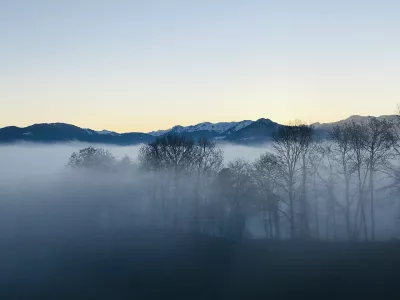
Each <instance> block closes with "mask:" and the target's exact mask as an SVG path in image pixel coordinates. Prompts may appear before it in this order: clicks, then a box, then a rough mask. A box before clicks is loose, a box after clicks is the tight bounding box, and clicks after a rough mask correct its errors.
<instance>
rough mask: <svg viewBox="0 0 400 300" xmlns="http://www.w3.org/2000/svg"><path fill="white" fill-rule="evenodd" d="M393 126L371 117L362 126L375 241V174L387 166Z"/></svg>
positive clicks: (372, 233) (372, 234)
mask: <svg viewBox="0 0 400 300" xmlns="http://www.w3.org/2000/svg"><path fill="white" fill-rule="evenodd" d="M392 126H393V125H392V124H391V123H390V122H388V121H386V120H384V119H382V120H379V119H377V118H374V117H370V118H369V119H368V122H367V123H366V124H364V125H363V126H362V129H363V131H364V135H362V136H363V137H364V141H363V142H364V148H365V151H366V154H367V155H366V163H367V165H368V171H369V187H368V189H369V193H370V219H371V239H372V240H375V195H374V193H375V174H376V172H378V171H380V170H382V168H383V167H384V166H386V165H387V163H388V161H389V158H390V156H391V146H392V145H393V140H394V136H393V134H392V132H393V130H392Z"/></svg>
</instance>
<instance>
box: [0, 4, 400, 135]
mask: <svg viewBox="0 0 400 300" xmlns="http://www.w3.org/2000/svg"><path fill="white" fill-rule="evenodd" d="M399 15H400V1H397V0H396V1H394V0H393V1H385V0H381V1H368V0H353V1H352V0H336V1H322V0H318V1H317V0H314V1H311V0H303V1H299V0H280V1H268V0H263V1H262V0H168V1H166V0H130V1H128V0H108V1H106V0H35V1H34V0H0V127H3V126H8V125H17V126H27V125H31V124H33V123H47V122H65V123H71V124H74V125H77V126H80V127H88V128H92V129H96V130H101V129H108V130H114V131H118V132H131V131H144V132H146V131H151V130H157V129H166V128H169V127H172V126H173V125H177V124H180V125H191V124H196V123H199V122H204V121H210V122H221V121H240V120H245V119H250V120H256V119H259V118H269V119H272V120H273V121H276V122H280V123H288V122H289V121H291V120H294V119H300V120H303V121H305V122H308V123H312V122H317V121H319V122H330V121H336V120H339V119H343V118H346V117H348V116H350V115H354V114H358V115H382V114H393V113H395V112H396V107H397V104H398V103H400V37H399V32H400V18H399Z"/></svg>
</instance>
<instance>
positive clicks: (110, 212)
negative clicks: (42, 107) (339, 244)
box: [0, 143, 398, 239]
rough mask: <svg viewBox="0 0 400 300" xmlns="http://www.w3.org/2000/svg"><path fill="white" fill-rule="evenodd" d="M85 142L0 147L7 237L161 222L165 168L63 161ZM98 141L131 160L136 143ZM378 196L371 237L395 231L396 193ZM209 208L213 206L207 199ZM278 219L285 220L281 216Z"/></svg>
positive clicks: (257, 221) (232, 149) (253, 154)
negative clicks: (159, 174)
mask: <svg viewBox="0 0 400 300" xmlns="http://www.w3.org/2000/svg"><path fill="white" fill-rule="evenodd" d="M88 146H89V145H87V144H82V143H70V144H59V145H42V144H26V143H21V144H13V145H4V146H1V147H0V153H1V155H0V166H1V168H0V201H1V202H0V205H1V209H0V223H1V224H2V225H1V226H0V233H1V235H3V236H9V237H12V236H18V235H21V234H22V235H32V234H33V232H34V234H40V235H45V234H46V233H47V234H51V233H53V234H58V235H59V234H60V232H59V231H60V230H62V231H63V232H64V233H65V234H67V233H68V235H70V236H74V235H80V234H82V233H83V232H87V231H88V230H89V228H91V229H92V230H94V229H95V230H97V231H98V232H102V231H103V230H106V229H107V230H111V229H121V228H124V229H129V228H134V227H135V226H152V225H154V224H158V225H160V223H161V222H160V218H161V217H160V214H157V213H152V211H157V209H158V207H156V205H160V204H155V203H152V202H151V201H152V200H151V197H150V195H151V194H152V193H153V190H154V189H156V190H157V189H160V187H162V186H163V184H165V182H167V181H165V180H166V178H168V177H169V176H167V177H164V179H162V180H164V181H163V182H164V183H157V185H159V186H155V185H154V182H152V180H153V179H152V178H149V175H146V174H144V173H143V172H141V171H138V169H137V168H135V169H132V170H131V169H130V170H129V171H128V172H118V173H115V172H114V173H104V172H97V171H93V170H72V169H71V168H67V167H66V164H67V162H68V159H69V157H70V156H71V154H72V153H73V152H76V151H78V150H79V149H82V148H85V147H88ZM96 147H101V148H104V149H107V150H109V151H110V152H111V153H112V154H113V155H114V156H115V157H116V158H117V159H122V158H123V157H124V156H126V155H127V156H129V157H130V158H131V159H132V161H133V162H134V163H137V158H138V155H139V149H140V147H141V146H130V147H120V146H110V145H96ZM220 148H221V149H222V150H223V154H224V159H223V164H224V166H227V164H228V163H229V162H230V161H232V160H234V159H236V158H241V159H244V160H247V161H249V162H250V163H252V162H254V161H255V160H256V159H257V158H258V157H259V156H260V155H261V154H263V153H265V152H266V151H267V150H271V147H270V145H264V146H259V147H248V146H236V145H227V144H224V145H221V146H220ZM158 180H159V179H158ZM191 180H192V178H189V177H185V178H182V182H183V185H182V188H181V191H182V193H187V189H188V187H189V186H191V185H192V183H191ZM160 182H161V181H160ZM388 183H390V180H388V179H386V178H385V177H383V176H381V177H380V178H379V185H381V186H384V185H386V184H388ZM343 189H344V187H343V185H341V184H340V182H339V183H338V184H337V185H336V188H335V190H336V191H335V193H336V195H337V196H338V197H339V198H340V196H341V193H342V192H343ZM208 192H209V190H207V189H205V190H202V191H201V193H204V194H207V193H208ZM320 192H321V193H325V194H326V190H325V189H324V188H323V187H320ZM164 193H165V195H164V194H163V195H161V194H160V196H159V197H165V199H170V200H169V201H171V198H172V197H176V194H173V193H171V192H164ZM168 193H169V194H168ZM187 195H189V196H187ZM180 197H182V198H185V197H186V198H188V197H189V198H190V197H193V195H192V194H185V195H181V196H180ZM376 197H377V199H378V200H377V204H376V219H377V221H376V223H377V226H376V235H377V239H391V238H396V237H397V236H398V218H397V207H398V204H397V202H396V199H394V198H393V196H392V195H389V194H388V193H387V192H378V193H377V195H376ZM189 198H188V199H189ZM244 200H245V201H246V199H244ZM163 201H164V200H163ZM183 201H184V200H183ZM187 201H188V203H190V204H188V205H187V206H185V205H182V208H181V210H180V213H181V212H182V214H187V213H188V211H190V210H191V209H192V208H191V207H190V206H191V205H192V204H193V203H192V202H190V201H189V200H187ZM318 201H320V204H319V206H320V207H322V209H321V212H320V213H319V214H320V216H319V218H320V220H319V222H318V223H319V225H318V226H319V227H320V228H319V229H318V230H319V231H320V233H319V235H320V236H321V237H324V236H325V238H326V237H332V235H333V233H332V232H333V231H332V229H329V228H328V227H326V228H324V226H328V225H326V224H324V222H331V221H329V220H328V221H327V219H326V212H325V211H324V207H325V206H326V203H325V202H324V201H325V200H324V199H323V197H319V200H318ZM210 209H213V206H212V205H210ZM246 214H247V215H246V228H247V231H248V234H249V235H250V236H251V237H253V238H264V237H265V231H264V225H263V222H262V217H261V215H260V213H258V212H257V209H250V210H249V211H248V212H247V213H246ZM282 222H284V223H285V221H284V220H282ZM336 222H337V224H336V225H335V235H336V238H339V239H340V238H342V239H343V238H344V236H345V234H344V224H343V223H341V222H343V218H342V217H341V216H340V215H339V216H337V220H336ZM35 226H38V227H37V228H36V227H35ZM313 226H314V227H315V224H314V225H311V227H313ZM33 228H35V229H33ZM282 228H283V229H282V231H283V232H282V237H283V238H285V237H286V238H287V237H288V233H287V231H288V228H287V224H283V225H282ZM57 230H58V231H57ZM32 231H33V232H32ZM328 231H332V232H328ZM205 232H207V230H205ZM328 239H329V238H328Z"/></svg>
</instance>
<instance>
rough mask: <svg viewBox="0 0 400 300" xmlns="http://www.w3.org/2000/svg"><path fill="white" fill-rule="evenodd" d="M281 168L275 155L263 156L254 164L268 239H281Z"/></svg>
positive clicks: (254, 175)
mask: <svg viewBox="0 0 400 300" xmlns="http://www.w3.org/2000/svg"><path fill="white" fill-rule="evenodd" d="M281 173H282V170H281V166H280V164H279V160H278V159H277V157H276V156H275V155H274V154H271V153H265V154H262V155H261V156H260V157H259V158H258V159H257V160H256V161H255V162H254V163H253V178H254V181H255V184H256V186H257V189H258V191H259V193H260V194H261V199H260V200H261V201H260V202H261V203H260V204H261V212H262V216H263V224H264V230H265V234H266V236H267V237H269V238H272V239H280V237H281V232H280V205H281V197H280V196H279V195H278V190H279V186H280V185H281V184H282V182H281V179H282V178H281Z"/></svg>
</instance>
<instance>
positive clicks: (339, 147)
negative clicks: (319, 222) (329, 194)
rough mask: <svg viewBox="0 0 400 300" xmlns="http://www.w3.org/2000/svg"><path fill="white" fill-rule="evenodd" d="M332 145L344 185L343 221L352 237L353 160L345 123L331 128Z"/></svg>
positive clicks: (348, 128) (349, 131)
mask: <svg viewBox="0 0 400 300" xmlns="http://www.w3.org/2000/svg"><path fill="white" fill-rule="evenodd" d="M332 142H333V147H332V148H331V150H332V154H333V159H335V160H336V162H337V164H338V165H339V174H342V175H343V181H344V185H345V192H344V199H345V212H344V214H345V221H346V231H347V236H348V238H349V239H350V238H352V235H353V234H352V230H351V222H350V218H351V210H350V209H351V201H350V199H351V194H350V184H351V176H352V174H353V169H352V168H351V162H352V161H353V155H354V153H353V150H352V144H351V127H350V126H349V124H347V123H345V124H343V125H338V126H336V127H334V128H333V132H332Z"/></svg>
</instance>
